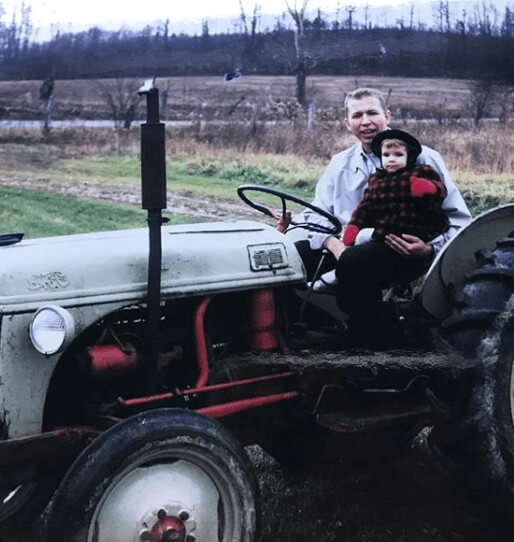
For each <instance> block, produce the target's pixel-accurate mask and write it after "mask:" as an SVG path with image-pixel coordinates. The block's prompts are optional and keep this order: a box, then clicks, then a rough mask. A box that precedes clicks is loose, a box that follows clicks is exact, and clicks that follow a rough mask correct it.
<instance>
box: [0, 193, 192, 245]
mask: <svg viewBox="0 0 514 542" xmlns="http://www.w3.org/2000/svg"><path fill="white" fill-rule="evenodd" d="M186 221H189V219H188V218H187V217H183V216H181V217H174V216H170V223H178V222H186ZM142 226H146V213H145V212H144V211H143V210H141V209H137V208H135V207H130V206H128V205H115V204H112V203H105V202H97V201H90V200H85V199H77V198H72V197H64V196H60V195H57V194H50V193H47V192H39V191H35V190H25V189H21V188H6V187H0V232H1V233H13V232H24V233H25V236H26V237H47V236H52V235H67V234H73V233H86V232H91V231H102V230H121V229H125V228H134V227H142Z"/></svg>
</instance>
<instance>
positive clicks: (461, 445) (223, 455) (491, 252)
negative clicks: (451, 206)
mask: <svg viewBox="0 0 514 542" xmlns="http://www.w3.org/2000/svg"><path fill="white" fill-rule="evenodd" d="M141 92H142V93H143V94H144V95H146V97H147V103H148V120H147V123H146V124H144V125H143V126H142V178H143V206H144V208H146V209H148V214H149V232H150V233H148V230H146V229H135V230H127V231H115V232H100V233H92V234H83V235H72V236H63V237H54V238H46V239H33V240H20V238H19V236H2V237H0V242H1V244H2V245H4V246H2V247H1V248H0V251H1V252H2V257H1V262H2V263H1V264H0V270H1V281H0V317H1V329H0V431H1V433H0V435H1V439H2V440H0V496H1V499H2V500H1V501H0V532H1V533H2V534H3V535H6V534H7V533H8V532H10V531H11V530H13V529H16V528H20V526H21V525H22V524H25V525H27V522H31V521H34V518H35V517H36V516H37V515H38V514H39V513H40V512H41V510H42V509H43V508H44V507H45V506H46V505H47V503H48V502H49V501H50V499H52V504H51V506H50V508H49V512H48V517H47V523H46V531H47V536H48V539H49V540H70V541H71V540H77V541H79V540H80V541H83V540H84V541H85V540H88V541H91V540H95V541H101V542H116V541H123V542H126V541H127V540H150V541H153V542H157V541H159V542H161V541H165V540H175V541H179V542H186V541H187V542H194V541H195V540H197V541H198V542H214V541H224V542H227V541H245V542H250V541H252V540H255V538H256V530H257V524H258V514H259V510H258V498H257V489H256V485H255V480H254V476H253V473H252V469H251V465H250V463H249V460H248V458H247V456H246V453H245V450H244V448H243V445H246V444H250V443H259V444H261V445H262V446H263V447H264V448H265V449H266V450H268V451H269V452H270V453H271V454H272V455H274V456H275V457H276V458H277V459H278V460H281V461H285V462H290V463H296V464H298V465H300V464H302V462H304V464H308V463H309V461H311V460H312V459H311V458H313V457H314V455H313V454H319V451H320V446H319V445H317V446H313V445H312V443H313V441H315V442H320V441H321V439H323V438H325V437H326V436H327V435H328V436H330V435H332V434H336V433H337V434H338V435H367V434H383V433H384V432H387V434H389V435H391V434H394V435H395V436H396V437H400V436H401V437H406V436H409V435H410V436H412V435H413V434H415V433H416V432H417V431H419V429H420V428H422V427H426V426H433V428H434V429H433V430H432V433H431V435H432V441H433V446H434V449H437V450H439V451H440V452H441V454H444V455H446V456H448V457H450V458H451V459H452V461H454V462H456V463H458V464H460V465H461V468H463V469H464V470H467V471H468V472H473V478H476V479H480V480H481V484H483V485H482V488H483V491H484V492H487V494H488V495H489V496H491V497H493V496H494V498H495V499H496V500H497V502H501V503H502V506H506V507H507V508H508V509H509V510H512V508H511V507H512V502H513V497H514V341H513V340H512V337H513V329H514V295H513V292H514V288H513V285H514V231H513V230H514V205H506V206H503V207H500V208H497V209H494V210H492V211H489V212H487V213H485V214H483V215H481V216H479V217H477V218H476V219H475V220H474V221H473V222H472V223H471V224H470V225H469V226H468V227H467V228H465V229H464V230H462V231H461V232H460V233H459V234H458V235H457V236H456V237H455V238H454V239H453V240H452V241H451V242H450V243H448V245H447V246H446V247H445V248H444V250H443V251H442V252H441V253H440V254H439V255H438V256H437V258H436V259H435V261H434V262H433V264H432V266H431V268H430V270H429V272H428V273H427V275H426V276H425V278H424V280H423V284H422V286H421V288H420V289H419V290H418V291H417V292H415V295H414V296H413V299H412V300H411V301H409V303H408V304H407V307H408V309H409V310H408V311H407V313H406V314H407V316H406V321H405V323H406V324H409V323H410V322H413V325H414V326H415V323H416V321H420V320H422V321H423V323H424V327H427V326H429V327H430V328H431V335H430V337H431V338H435V339H437V340H439V341H443V342H444V343H445V344H446V345H447V346H448V348H447V349H446V350H445V351H443V352H442V353H439V354H433V353H431V354H430V355H427V354H426V353H425V354H420V353H419V352H418V353H412V354H410V355H409V354H407V358H408V362H407V363H404V364H401V365H399V364H398V363H387V362H386V363H377V362H375V361H373V359H374V358H373V357H370V361H369V364H366V363H365V364H364V365H362V364H361V365H359V366H358V367H355V366H353V365H352V363H348V362H347V352H346V351H345V350H338V348H337V337H336V336H335V335H337V334H335V335H334V336H331V335H330V333H328V337H329V338H328V340H327V338H326V336H327V333H326V334H325V340H324V342H322V344H321V346H320V345H319V344H318V345H317V346H313V343H312V340H313V338H315V337H318V338H319V329H318V330H316V331H317V335H316V334H315V333H313V332H312V328H311V327H310V326H311V325H312V324H314V323H315V322H316V319H315V320H314V321H311V322H309V319H308V317H307V316H306V317H305V318H304V321H303V322H302V325H301V326H300V327H299V328H298V327H297V326H296V325H295V324H296V323H297V322H296V320H297V319H298V315H299V312H300V311H298V306H299V303H298V302H297V300H298V295H300V296H303V301H304V302H305V297H306V294H305V290H304V285H305V270H304V267H303V265H302V262H301V260H300V257H299V255H298V252H297V250H296V248H295V245H294V243H293V240H292V239H291V238H290V236H288V235H287V234H286V235H282V234H280V233H278V232H277V231H275V230H274V229H273V228H271V227H269V226H267V225H264V224H262V223H260V222H257V221H255V222H254V221H225V222H220V223H207V224H187V225H180V226H166V225H161V222H162V214H161V211H162V209H163V208H165V206H166V188H165V182H164V180H165V162H164V126H163V125H162V124H161V123H160V122H159V112H158V91H157V89H155V88H154V87H153V86H152V85H151V84H149V85H147V86H146V87H144V88H142V90H141ZM252 191H253V192H252ZM262 191H267V192H270V193H271V194H272V195H274V196H276V197H277V198H279V200H280V201H281V203H282V210H283V212H285V210H286V206H287V202H288V201H290V200H292V201H295V202H298V200H297V198H295V197H293V196H289V195H287V194H284V193H282V192H278V191H275V190H272V189H268V188H263V187H251V186H245V187H242V188H241V189H240V192H241V193H242V195H243V199H244V200H245V201H248V200H249V201H250V202H251V203H252V204H253V203H254V202H253V200H252V199H251V196H252V195H255V194H257V193H261V192H262ZM300 203H302V204H305V205H306V206H309V203H308V202H301V200H300ZM257 207H259V204H258V205H257ZM261 207H262V206H261ZM260 210H261V211H263V212H267V209H266V208H265V207H264V208H261V209H260ZM315 210H316V209H315ZM321 212H322V211H321ZM330 221H331V224H332V226H333V231H334V232H335V233H337V231H338V229H340V225H339V223H338V221H337V219H335V218H334V217H330ZM303 227H305V228H309V227H310V226H309V224H305V225H304V226H303ZM149 252H150V256H149V255H148V253H149ZM307 295H309V296H310V294H307ZM330 297H331V296H327V295H316V294H312V296H310V298H309V299H308V301H307V305H311V304H314V303H317V305H318V309H317V310H318V311H322V310H323V302H324V301H326V302H330ZM304 305H305V303H304ZM405 305H406V302H405V301H404V302H403V306H404V308H405ZM304 308H305V307H304ZM305 313H306V314H307V313H308V310H307V311H305ZM319 314H320V312H318V313H317V315H319ZM326 318H327V319H328V320H330V319H331V320H332V322H337V314H334V312H333V311H332V312H331V311H328V312H326ZM298 329H300V331H301V332H299V331H298ZM331 337H332V339H334V341H331V340H330V338H331ZM298 346H301V347H303V348H305V347H306V346H307V347H309V352H310V354H305V351H304V352H303V354H302V355H297V354H295V351H294V347H298ZM323 349H325V350H323ZM321 351H330V353H329V354H327V355H326V356H322V357H323V359H324V360H325V363H324V364H323V365H322V366H321V365H320V364H319V363H318V360H319V359H320V352H321ZM409 356H410V357H409ZM327 360H328V361H327ZM318 439H320V440H318ZM52 496H53V498H52ZM507 517H509V516H507ZM510 517H511V516H510Z"/></svg>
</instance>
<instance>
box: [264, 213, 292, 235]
mask: <svg viewBox="0 0 514 542" xmlns="http://www.w3.org/2000/svg"><path fill="white" fill-rule="evenodd" d="M268 211H269V212H270V215H271V216H272V217H273V218H274V219H275V220H276V221H277V225H276V226H275V227H276V229H277V231H278V232H280V233H285V232H286V231H287V228H288V227H289V225H290V224H291V222H292V215H291V211H286V216H285V217H284V216H282V215H279V214H278V213H276V212H275V211H274V210H273V209H268Z"/></svg>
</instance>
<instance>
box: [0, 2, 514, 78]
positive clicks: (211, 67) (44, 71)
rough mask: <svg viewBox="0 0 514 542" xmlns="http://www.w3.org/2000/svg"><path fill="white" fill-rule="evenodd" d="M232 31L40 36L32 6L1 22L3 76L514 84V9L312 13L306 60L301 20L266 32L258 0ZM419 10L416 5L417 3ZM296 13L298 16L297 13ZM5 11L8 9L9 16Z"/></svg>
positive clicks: (153, 29) (441, 6)
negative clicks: (385, 18) (388, 19)
mask: <svg viewBox="0 0 514 542" xmlns="http://www.w3.org/2000/svg"><path fill="white" fill-rule="evenodd" d="M240 5H241V16H240V24H239V25H238V26H237V27H236V28H235V29H233V31H232V32H226V33H216V34H212V33H211V32H210V30H209V21H208V20H205V21H204V23H203V25H202V32H201V34H199V35H194V36H190V35H185V34H173V33H171V32H170V31H169V28H170V24H169V20H166V21H164V22H163V23H162V24H161V25H158V26H146V27H145V28H143V29H142V30H139V31H133V30H127V29H120V30H118V31H106V30H102V29H100V28H97V27H95V28H91V29H89V30H87V31H84V32H77V33H61V32H59V31H57V32H56V33H55V34H54V36H53V37H52V39H50V40H48V41H46V42H44V43H40V42H37V41H35V40H34V39H33V38H34V30H33V24H32V21H31V14H30V8H28V7H27V6H25V5H24V4H22V6H21V9H20V10H19V11H18V13H17V14H16V15H15V16H13V19H12V20H11V21H10V22H6V21H4V22H2V20H1V19H0V70H1V73H2V74H3V76H2V78H3V79H44V78H46V77H47V76H48V75H49V74H52V75H53V76H54V77H55V78H59V79H66V78H69V79H72V78H88V77H91V78H93V77H94V78H101V77H133V76H153V75H157V76H172V75H222V74H224V73H227V72H229V71H231V70H234V69H239V70H241V72H242V73H243V74H267V75H288V74H294V73H298V63H299V62H300V61H301V62H303V69H304V70H305V72H306V73H307V72H308V73H310V74H333V75H360V74H368V75H397V76H411V77H426V76H430V77H445V76H446V77H458V78H480V79H484V78H489V79H492V80H496V81H501V82H504V83H507V84H514V55H513V43H514V41H513V37H514V12H513V11H512V10H510V9H509V8H506V9H505V12H504V13H503V14H501V16H500V14H499V13H498V12H497V11H496V12H495V11H494V10H495V8H494V6H492V5H490V4H486V3H485V2H483V3H482V4H476V6H475V9H474V10H472V13H470V14H466V13H465V12H463V13H462V14H461V16H459V17H451V16H450V10H449V3H448V2H447V1H440V2H437V3H436V4H434V6H435V8H436V9H435V11H434V21H433V24H432V25H431V26H430V27H428V26H427V25H426V24H421V23H417V24H416V23H415V22H414V21H415V19H414V15H413V11H411V16H410V17H409V18H408V19H407V20H405V19H403V18H402V19H398V20H396V21H395V23H394V25H389V26H386V25H384V26H380V25H379V24H378V23H373V21H371V20H370V19H369V18H368V17H367V16H366V17H365V19H364V21H363V22H358V21H357V20H356V18H355V15H354V12H355V8H354V7H353V6H347V7H346V8H342V9H341V12H342V13H343V15H344V16H343V15H341V13H340V11H338V12H337V13H336V16H335V18H333V19H332V20H330V19H329V18H328V17H327V16H325V15H324V14H323V13H322V12H321V11H320V10H318V11H317V12H316V14H315V17H312V18H310V19H309V18H308V17H305V16H304V17H303V20H302V38H301V39H302V47H303V51H304V54H303V56H302V57H301V58H299V57H298V47H297V46H298V32H297V28H295V24H296V21H291V22H294V23H295V24H292V25H290V24H289V23H290V21H289V20H288V19H286V18H285V17H278V18H277V19H276V22H275V25H274V27H273V28H265V29H262V28H261V25H260V14H259V10H258V7H257V5H256V6H255V8H254V10H253V13H251V14H248V15H247V14H246V13H245V11H244V9H243V7H242V4H240ZM412 10H414V4H412ZM290 14H291V13H290ZM0 15H1V13H0Z"/></svg>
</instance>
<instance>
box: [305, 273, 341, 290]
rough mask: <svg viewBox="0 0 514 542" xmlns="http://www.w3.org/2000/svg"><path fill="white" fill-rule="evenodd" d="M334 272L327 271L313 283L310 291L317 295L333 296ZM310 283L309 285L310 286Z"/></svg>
mask: <svg viewBox="0 0 514 542" xmlns="http://www.w3.org/2000/svg"><path fill="white" fill-rule="evenodd" d="M337 282H338V281H337V277H336V270H335V269H333V270H332V271H327V272H326V273H324V274H323V275H321V277H320V278H319V279H318V280H317V281H315V282H314V285H313V288H312V291H313V292H316V293H318V294H333V293H335V291H336V286H337ZM311 284H312V283H310V284H309V286H311Z"/></svg>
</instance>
